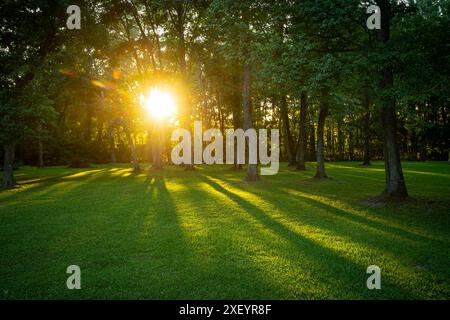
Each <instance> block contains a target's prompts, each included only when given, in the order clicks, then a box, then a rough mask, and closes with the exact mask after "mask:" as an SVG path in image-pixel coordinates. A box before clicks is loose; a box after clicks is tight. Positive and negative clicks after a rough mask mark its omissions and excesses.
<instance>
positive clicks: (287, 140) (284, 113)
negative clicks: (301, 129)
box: [280, 94, 296, 166]
mask: <svg viewBox="0 0 450 320" xmlns="http://www.w3.org/2000/svg"><path fill="white" fill-rule="evenodd" d="M280 113H281V119H282V123H283V136H284V145H285V148H286V154H287V158H288V161H289V165H290V166H294V165H295V162H296V161H295V148H294V142H293V141H292V136H291V130H290V127H289V114H288V109H287V102H286V96H285V95H284V94H283V95H281V97H280Z"/></svg>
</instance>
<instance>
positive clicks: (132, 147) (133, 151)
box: [124, 122, 141, 171]
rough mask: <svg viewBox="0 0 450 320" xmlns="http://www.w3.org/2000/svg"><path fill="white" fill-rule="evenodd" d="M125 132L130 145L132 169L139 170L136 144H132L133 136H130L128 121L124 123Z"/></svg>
mask: <svg viewBox="0 0 450 320" xmlns="http://www.w3.org/2000/svg"><path fill="white" fill-rule="evenodd" d="M124 129H125V134H126V135H127V139H128V144H129V145H130V150H131V156H132V158H133V169H134V171H140V170H141V168H140V167H139V159H138V155H137V152H136V146H135V145H134V141H133V137H132V136H131V132H130V128H129V127H128V123H126V122H125V123H124Z"/></svg>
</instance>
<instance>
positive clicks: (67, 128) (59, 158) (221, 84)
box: [0, 0, 450, 169]
mask: <svg viewBox="0 0 450 320" xmlns="http://www.w3.org/2000/svg"><path fill="white" fill-rule="evenodd" d="M374 3H376V4H378V5H380V7H381V8H382V10H381V12H382V16H383V20H382V21H383V30H381V31H376V30H372V31H370V30H368V29H367V27H366V20H367V18H368V16H369V15H368V14H366V12H365V11H366V10H365V7H366V6H365V5H362V2H361V1H352V0H345V1H344V0H338V1H336V0H321V1H316V0H302V1H297V0H290V1H272V0H271V1H264V0H260V1H256V0H241V1H234V0H209V1H208V0H203V1H201V0H197V1H196V0H191V1H187V0H186V1H168V0H152V1H144V0H107V1H38V0H35V1H31V0H30V1H26V0H21V1H8V0H6V1H2V3H1V4H0V21H1V22H0V24H1V25H0V68H1V73H0V85H1V90H0V144H1V145H3V147H4V148H3V149H4V152H2V153H1V155H0V161H1V162H3V161H4V159H5V157H10V155H11V152H14V153H15V160H14V161H15V163H16V164H27V165H38V166H44V165H46V166H48V165H63V164H68V163H71V162H73V161H84V160H85V161H86V162H93V163H105V162H130V161H132V160H133V158H136V160H138V161H151V160H152V159H151V152H150V151H151V143H152V135H153V134H154V131H153V127H152V124H151V123H150V122H149V121H148V119H147V117H146V114H145V112H143V110H142V106H141V104H140V100H139V99H140V95H141V94H142V93H143V92H146V90H148V88H149V87H151V86H153V85H161V84H163V85H165V86H168V87H170V88H172V89H174V92H176V95H177V104H178V107H179V113H178V119H177V121H176V122H173V123H171V124H170V125H168V127H167V128H166V130H167V133H170V131H171V129H173V128H175V127H179V126H181V127H190V126H192V123H193V120H202V121H203V125H204V127H205V128H213V127H215V128H219V129H220V130H225V129H226V128H232V127H235V128H239V127H243V125H244V124H243V120H244V110H245V105H247V104H248V105H250V109H249V112H251V125H252V126H253V127H254V128H269V129H270V128H280V129H281V130H280V132H281V141H282V147H281V158H282V159H283V160H285V161H288V162H289V163H290V164H291V165H295V166H296V167H297V168H298V169H303V168H304V161H305V160H306V161H316V157H317V151H318V145H320V146H323V154H324V159H325V160H326V161H338V160H358V161H362V162H364V163H365V164H369V163H370V160H373V159H383V146H384V145H385V144H384V143H383V141H384V139H389V136H387V135H385V133H386V132H387V131H386V130H388V131H389V130H390V129H389V128H390V126H392V125H393V126H394V128H395V129H394V130H395V131H394V132H395V135H394V136H395V137H394V138H395V139H396V143H397V146H398V153H399V155H400V158H401V159H402V160H421V161H422V160H447V159H448V152H449V123H448V121H449V96H450V90H449V87H448V83H449V79H450V64H449V57H450V56H449V54H450V48H449V39H450V31H449V30H450V19H449V10H450V1H446V0H443V1H431V0H417V1H375V2H374ZM70 4H76V5H78V6H80V8H81V17H82V20H81V29H80V30H68V29H67V28H66V19H67V17H68V14H67V13H66V8H67V7H68V6H69V5H70ZM386 26H388V27H386ZM386 36H387V37H386ZM246 89H248V90H246ZM246 92H248V93H249V94H246ZM243 106H244V107H243ZM389 108H391V109H389ZM383 110H384V111H386V110H388V111H389V110H391V111H392V110H395V111H393V112H391V113H390V114H389V115H390V116H389V117H390V118H389V117H386V114H388V113H385V116H384V118H383V112H384V111H383ZM383 119H384V120H383ZM386 119H387V120H386ZM389 119H390V120H392V121H393V122H392V121H391V122H389V123H388V122H383V121H388V120H389ZM166 136H167V137H169V136H168V135H166ZM390 138H391V139H392V137H390ZM168 152H170V146H169V141H168V139H167V141H166V153H165V156H164V157H165V158H166V159H167V153H168ZM83 159H84V160H83Z"/></svg>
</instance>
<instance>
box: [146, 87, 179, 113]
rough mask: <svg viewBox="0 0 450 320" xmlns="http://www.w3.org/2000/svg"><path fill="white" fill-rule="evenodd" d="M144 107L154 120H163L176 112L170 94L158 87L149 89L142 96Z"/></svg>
mask: <svg viewBox="0 0 450 320" xmlns="http://www.w3.org/2000/svg"><path fill="white" fill-rule="evenodd" d="M144 107H145V109H146V110H147V111H148V113H149V114H150V116H151V117H152V118H154V119H156V120H165V119H168V118H170V117H172V116H173V115H175V112H176V106H175V101H174V99H173V97H172V95H171V94H170V93H169V92H167V91H164V90H161V89H159V88H154V89H152V90H150V92H149V93H148V95H147V96H145V97H144Z"/></svg>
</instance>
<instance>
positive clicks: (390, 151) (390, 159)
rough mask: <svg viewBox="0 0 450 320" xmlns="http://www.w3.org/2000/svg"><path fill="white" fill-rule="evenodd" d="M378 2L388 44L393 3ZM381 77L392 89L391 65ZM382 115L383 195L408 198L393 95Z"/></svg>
mask: <svg viewBox="0 0 450 320" xmlns="http://www.w3.org/2000/svg"><path fill="white" fill-rule="evenodd" d="M377 2H378V4H379V7H380V11H381V12H382V15H381V29H380V30H379V31H378V40H379V41H380V42H382V43H384V44H386V43H387V42H389V38H390V18H391V4H390V1H389V0H379V1H377ZM381 77H382V78H381V84H380V87H381V89H382V90H383V91H385V90H389V89H392V87H393V86H394V76H393V72H392V68H391V67H390V66H388V65H387V66H385V67H384V68H383V70H382V74H381ZM380 115H381V124H382V127H383V143H384V146H383V154H384V167H385V176H386V185H385V190H384V192H383V195H384V196H387V197H395V198H406V197H407V196H408V192H407V190H406V184H405V179H404V177H403V170H402V166H401V163H400V155H399V149H398V145H397V115H396V113H395V99H394V98H393V97H389V98H386V99H383V102H382V105H381V110H380Z"/></svg>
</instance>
